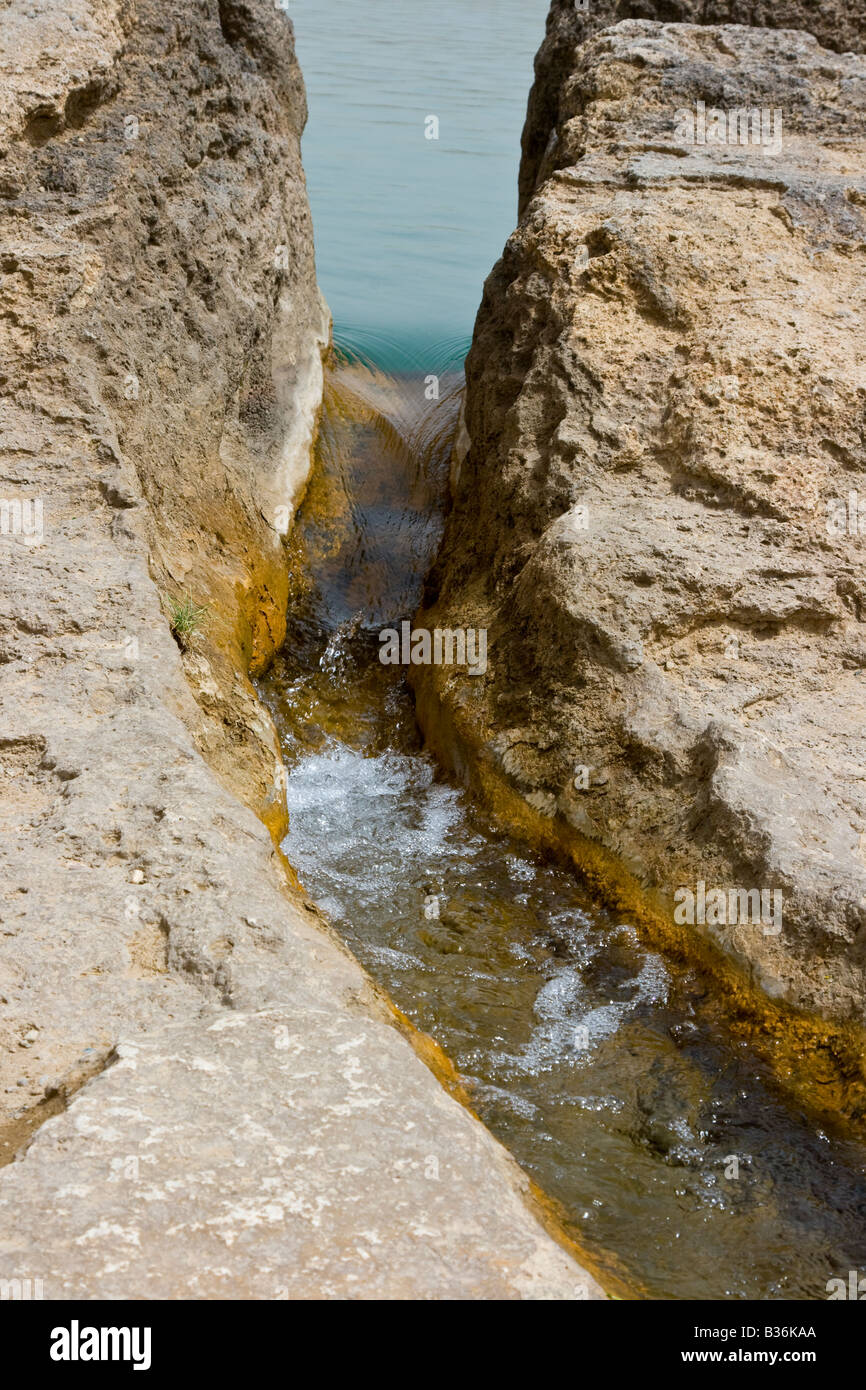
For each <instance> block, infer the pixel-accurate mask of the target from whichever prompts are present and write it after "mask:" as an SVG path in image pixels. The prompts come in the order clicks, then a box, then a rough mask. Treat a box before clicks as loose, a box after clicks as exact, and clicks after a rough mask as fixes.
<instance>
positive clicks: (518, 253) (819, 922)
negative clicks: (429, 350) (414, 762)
mask: <svg viewBox="0 0 866 1390" xmlns="http://www.w3.org/2000/svg"><path fill="white" fill-rule="evenodd" d="M864 97H866V60H864V59H863V58H862V57H858V56H854V55H847V56H845V55H841V56H840V55H837V54H833V53H829V52H827V51H826V50H823V49H822V48H820V47H819V46H818V44H817V43H816V41H815V40H814V39H813V38H812V37H810V36H808V35H805V34H801V33H792V32H784V33H781V32H775V31H770V30H758V29H754V30H752V29H744V28H730V27H697V26H679V25H677V26H673V25H661V24H654V23H650V22H641V21H627V22H624V23H621V24H619V25H617V26H616V27H614V28H611V29H608V30H606V31H604V32H603V33H602V34H599V35H596V36H595V37H593V38H591V39H589V40H588V41H587V42H586V43H585V44H584V45H583V46H582V47H579V48H578V49H577V50H576V52H575V54H574V57H573V63H572V66H571V67H570V68H569V70H568V72H567V73H566V74H564V75H563V81H562V84H561V87H560V89H559V96H558V110H559V114H558V130H557V137H556V139H555V141H552V142H551V145H550V148H549V150H548V153H547V156H546V158H545V161H544V164H543V167H542V170H541V174H540V177H539V182H538V186H537V189H536V192H535V195H534V197H533V198H532V199H531V201H530V202H529V204H528V206H527V208H526V211H525V213H524V216H523V219H522V221H521V223H520V226H519V227H518V229H517V231H516V232H515V233H514V235H513V236H512V237H511V238H510V240H509V242H508V244H507V246H506V249H505V253H504V255H503V258H502V260H501V261H500V262H499V264H498V265H497V266H496V268H495V269H494V271H493V272H492V274H491V276H490V278H489V279H488V282H487V284H486V287H485V293H484V301H483V304H482V306H481V310H480V312H479V316H478V321H477V325H476V331H475V339H474V344H473V347H472V352H471V355H470V358H469V363H468V399H467V404H466V411H465V427H466V429H465V432H464V434H463V437H462V441H461V448H460V453H459V456H458V458H457V461H456V465H455V477H454V506H453V511H452V514H451V517H450V521H449V525H448V528H447V533H446V538H445V541H444V544H443V549H442V552H441V554H440V558H439V561H438V564H437V567H436V569H435V571H434V574H433V577H432V580H431V584H430V588H429V592H428V598H427V602H426V611H425V612H424V613H423V615H422V618H421V619H420V620H419V621H422V622H423V623H425V624H426V625H427V626H430V627H433V626H439V627H451V626H458V625H463V626H470V625H471V626H474V627H479V626H480V627H485V626H486V627H487V628H488V629H489V637H488V662H489V667H488V673H487V676H486V678H476V679H470V678H467V677H466V676H465V674H464V676H463V677H462V678H461V677H455V676H454V675H453V674H449V672H448V671H447V670H445V668H442V669H429V670H422V668H419V675H420V678H421V685H420V696H421V698H420V701H419V707H420V709H421V711H422V715H423V716H424V717H425V719H426V721H427V725H428V728H429V729H430V730H431V732H434V733H435V729H436V727H437V725H439V726H441V727H442V728H450V729H451V730H452V731H455V737H454V738H453V739H452V745H453V747H454V748H457V747H458V746H460V745H462V746H463V749H464V752H463V755H462V756H463V757H466V756H467V755H466V749H467V748H468V749H469V750H471V751H472V752H473V754H474V762H475V764H476V766H481V767H482V769H487V770H488V771H489V772H490V773H491V774H492V775H493V776H494V777H495V778H496V779H498V781H499V782H501V783H502V784H503V785H506V786H508V787H510V788H511V789H512V790H514V791H516V792H518V793H519V794H520V796H521V797H522V798H523V800H524V802H529V804H530V805H531V806H532V807H533V808H534V809H535V811H536V812H538V813H539V815H540V816H541V818H542V820H546V821H547V822H548V823H549V824H550V825H554V824H555V823H559V824H560V825H562V826H564V827H566V828H570V829H574V830H578V831H580V832H581V833H582V834H583V835H585V836H586V837H588V838H589V840H591V841H593V842H595V843H596V844H599V845H601V846H604V847H605V848H606V849H607V850H610V851H612V852H613V853H614V854H615V855H616V856H618V859H619V862H623V863H625V865H626V866H627V867H628V868H629V869H630V870H632V871H633V873H634V874H636V875H637V876H638V878H639V879H640V880H641V882H642V883H644V884H645V885H647V886H649V887H651V888H653V889H654V890H657V891H658V893H659V894H660V895H661V899H662V901H664V902H665V903H666V904H667V909H668V911H670V910H671V909H672V908H673V906H674V893H675V890H676V889H677V888H678V887H689V886H691V889H692V891H695V889H696V884H697V883H698V882H699V881H700V880H704V881H705V883H706V885H707V888H708V889H709V888H710V887H711V886H717V885H718V886H722V887H723V888H724V889H725V890H726V892H727V890H729V889H737V888H744V889H749V890H751V889H755V888H762V887H763V888H766V889H778V890H780V891H781V892H782V895H783V902H784V910H783V927H782V931H781V933H776V932H774V931H773V930H772V929H771V930H770V931H766V932H765V931H764V929H763V928H762V926H760V925H758V926H756V925H752V924H744V923H742V922H737V923H734V924H731V923H730V921H729V920H728V921H725V920H722V921H721V922H719V923H716V924H713V923H712V920H711V919H710V920H709V921H708V923H707V924H703V925H702V924H700V923H695V924H694V925H693V926H692V925H691V924H689V923H688V922H687V924H686V933H687V935H688V933H689V932H691V933H692V935H693V936H697V935H700V936H701V937H706V936H709V938H711V939H712V941H713V942H714V943H715V947H717V948H718V949H719V950H720V951H721V952H722V953H724V955H725V956H727V957H728V958H729V959H730V960H731V961H733V962H735V963H736V965H737V966H738V967H741V968H742V969H743V970H744V971H745V972H746V974H747V975H748V976H749V977H750V978H751V979H752V981H753V982H754V983H755V984H756V985H758V986H759V987H760V988H761V989H762V990H763V991H765V992H766V994H767V995H769V996H771V997H772V998H775V999H781V1000H784V1001H787V1002H789V1003H793V1004H796V1005H798V1006H801V1007H802V1008H804V1009H806V1010H808V1011H810V1012H812V1013H817V1014H820V1015H821V1016H823V1017H825V1018H829V1019H834V1020H837V1021H838V1020H848V1021H851V1022H852V1023H854V1024H856V1025H858V1026H860V1025H862V1022H863V1007H864V1006H863V1001H864V985H866V978H864V975H866V859H864V844H866V795H864V784H863V779H862V775H861V768H860V765H859V755H858V753H857V751H856V750H857V749H858V747H859V743H860V733H859V730H860V728H861V726H862V723H863V718H864V715H866V685H864V681H866V640H864V627H863V616H864V590H863V558H864V543H866V542H864V537H863V535H861V534H858V533H857V518H856V516H854V520H853V533H852V525H851V523H850V518H851V514H852V512H851V506H852V505H853V504H851V505H849V502H848V497H849V493H851V492H852V491H855V492H856V491H857V489H860V492H861V494H862V490H863V486H864V469H866V364H864V357H863V343H864V323H863V313H864V303H866V297H864V289H866V284H864V271H866V261H864V251H866V169H864V151H866V117H864V112H866V100H864ZM699 102H703V103H705V105H706V108H707V110H709V109H711V108H714V107H715V108H724V109H725V110H726V111H728V110H736V109H737V108H740V107H745V106H749V105H755V106H760V107H766V108H768V116H769V115H770V114H771V113H772V112H774V111H776V110H778V111H779V112H781V122H782V125H781V147H780V148H779V149H773V148H770V143H767V144H762V143H761V142H760V139H759V140H758V142H757V143H753V142H752V141H751V138H750V139H749V142H748V143H745V144H740V143H739V139H738V135H737V134H736V132H737V131H738V126H735V127H734V129H735V140H736V143H733V144H729V143H724V144H722V143H703V144H698V143H691V142H690V132H691V133H692V134H696V126H695V125H694V121H695V120H696V119H697V114H696V113H697V111H698V107H697V103H699ZM715 129H716V130H718V129H719V127H718V124H717V125H716V127H715ZM725 129H726V133H727V130H728V125H727V123H726V127H725ZM467 450H468V452H467ZM864 521H866V518H864ZM864 530H866V525H864ZM443 741H444V742H445V743H447V742H448V736H447V735H446V736H445V737H444V739H443ZM454 756H455V757H457V756H459V755H458V754H456V753H455V754H454ZM469 761H470V763H471V762H472V761H473V759H471V758H470V760H469ZM580 768H585V769H588V771H587V772H586V773H585V774H584V773H580V772H579V773H578V778H577V785H576V784H575V772H576V769H580ZM482 780H483V779H482ZM581 781H584V782H588V785H587V786H586V789H584V787H583V786H581V785H580V783H581ZM686 910H687V908H686ZM770 926H771V927H772V924H770Z"/></svg>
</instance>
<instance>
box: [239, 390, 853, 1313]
mask: <svg viewBox="0 0 866 1390" xmlns="http://www.w3.org/2000/svg"><path fill="white" fill-rule="evenodd" d="M346 370H347V369H344V372H345V371H346ZM348 380H349V389H350V394H351V392H354V391H355V390H356V389H357V390H360V392H361V394H362V395H363V394H364V393H365V392H366V396H367V398H368V399H374V400H376V402H377V404H378V406H379V407H381V408H382V409H383V411H384V413H385V414H386V415H387V417H388V422H390V423H389V428H387V429H386V430H384V431H383V430H382V429H381V428H378V429H377V428H375V427H374V426H373V425H371V424H369V423H367V424H353V423H352V422H351V421H350V420H349V419H348V418H347V415H346V412H345V411H342V412H340V411H337V412H335V413H334V412H332V416H331V421H330V424H329V426H328V429H327V431H326V435H327V438H326V441H325V447H324V448H323V451H322V454H323V457H322V458H321V459H320V462H319V466H318V468H317V471H316V474H315V476H314V480H313V483H312V484H311V487H310V490H309V493H308V496H307V499H306V501H305V503H304V506H303V508H302V510H301V513H300V515H299V518H298V521H297V524H296V528H295V531H294V534H293V537H292V542H291V546H292V563H293V573H294V584H293V596H292V602H291V605H290V623H289V633H288V638H287V641H286V645H285V647H284V650H283V652H282V653H281V654H280V656H279V658H278V659H277V661H276V663H275V665H274V667H273V668H272V670H271V672H270V673H269V675H268V677H267V678H266V679H265V680H264V681H263V682H262V684H261V690H262V695H263V697H264V698H265V700H266V702H267V703H268V705H269V707H270V708H271V710H272V712H273V714H274V717H275V719H276V722H277V726H278V729H279V732H280V737H281V741H282V746H283V751H284V756H285V762H286V768H287V773H288V806H289V814H290V818H291V826H290V831H289V834H288V836H287V838H286V840H285V842H284V849H285V852H286V854H287V855H288V857H289V859H290V861H291V863H292V864H293V865H294V866H295V868H296V869H297V871H298V873H299V875H300V878H301V880H302V882H303V884H304V886H305V888H306V890H307V891H308V892H309V893H310V894H311V895H312V896H313V897H314V899H315V900H316V902H317V903H318V904H319V905H320V906H321V908H322V909H323V910H324V911H325V912H326V913H327V915H328V916H329V918H330V920H331V922H332V923H333V925H334V926H335V928H336V929H337V930H338V931H339V932H340V934H341V935H342V936H343V938H344V939H345V940H346V942H347V943H348V945H349V946H350V947H351V949H352V950H353V951H354V953H355V954H356V955H357V956H358V958H359V959H360V960H361V961H362V962H363V964H364V965H365V966H366V967H367V969H368V970H369V971H370V973H371V974H372V975H373V976H374V977H375V978H376V979H377V980H378V981H379V982H380V983H381V984H382V985H383V986H384V987H385V988H386V989H387V991H388V993H389V994H390V995H391V997H392V998H393V999H394V1001H395V1002H396V1003H397V1005H398V1006H399V1007H400V1008H401V1009H402V1010H403V1011H404V1012H405V1013H406V1014H407V1015H408V1017H409V1018H410V1019H411V1020H412V1021H413V1022H414V1023H415V1024H416V1025H417V1026H418V1027H419V1028H420V1029H422V1030H423V1031H424V1032H426V1033H429V1034H431V1035H432V1036H433V1037H434V1038H435V1039H436V1040H437V1042H438V1043H439V1044H440V1045H441V1046H442V1048H443V1049H444V1050H445V1052H446V1053H447V1054H448V1056H449V1057H450V1059H451V1060H452V1061H453V1063H454V1065H455V1067H456V1068H457V1070H458V1072H459V1073H460V1076H461V1078H462V1079H463V1082H464V1084H465V1086H466V1089H467V1091H468V1093H469V1096H470V1099H471V1102H472V1105H473V1107H474V1109H475V1110H476V1112H477V1114H478V1115H479V1116H480V1117H481V1118H482V1119H483V1121H484V1122H485V1124H486V1125H487V1126H488V1127H489V1128H490V1129H491V1130H492V1131H493V1133H494V1134H495V1135H496V1136H497V1137H498V1138H499V1139H500V1140H501V1141H502V1142H503V1143H504V1144H505V1145H506V1146H507V1147H508V1148H509V1149H510V1150H511V1152H512V1153H513V1154H514V1156H515V1157H516V1158H517V1160H518V1161H519V1162H520V1163H521V1164H522V1166H523V1167H524V1168H525V1169H526V1171H527V1172H528V1173H529V1174H530V1175H531V1176H532V1177H533V1178H534V1179H535V1180H536V1181H537V1182H538V1184H539V1185H540V1187H541V1188H542V1189H543V1190H544V1191H545V1192H546V1193H547V1194H549V1195H550V1196H551V1197H553V1198H554V1199H556V1201H557V1202H558V1203H559V1204H560V1205H561V1207H562V1209H563V1210H564V1212H565V1219H566V1225H567V1227H568V1228H569V1231H570V1233H571V1234H572V1235H573V1236H574V1237H575V1239H576V1240H577V1241H578V1242H579V1243H580V1244H581V1245H582V1246H583V1247H584V1248H586V1249H587V1250H589V1251H591V1253H592V1256H593V1258H594V1260H595V1261H596V1262H597V1265H598V1268H599V1269H600V1271H601V1274H602V1278H603V1276H604V1270H605V1269H606V1268H607V1269H609V1270H611V1271H615V1272H616V1274H617V1276H618V1277H619V1278H621V1279H624V1280H625V1282H626V1283H627V1285H628V1286H629V1288H630V1289H632V1290H633V1291H634V1293H635V1294H636V1295H637V1296H641V1295H642V1296H649V1297H652V1298H671V1299H686V1298H696V1299H738V1298H761V1299H825V1298H826V1297H827V1288H826V1286H827V1281H828V1280H829V1279H831V1278H838V1277H842V1278H845V1279H847V1275H848V1271H849V1270H851V1269H861V1268H862V1267H863V1266H864V1264H866V1151H864V1148H863V1146H861V1145H860V1144H858V1143H854V1142H852V1141H850V1140H845V1139H842V1138H838V1137H837V1138H834V1137H833V1136H832V1135H830V1134H825V1133H823V1132H822V1131H821V1130H820V1129H819V1128H818V1127H817V1126H816V1125H815V1124H814V1122H812V1121H810V1119H809V1118H808V1117H806V1116H805V1115H802V1114H798V1113H797V1112H796V1111H794V1110H792V1109H791V1108H790V1106H789V1104H788V1103H787V1102H785V1101H784V1100H783V1099H782V1098H781V1097H780V1096H778V1095H777V1094H776V1093H775V1092H774V1090H773V1088H772V1086H771V1084H770V1082H769V1080H768V1079H767V1078H765V1077H764V1076H763V1075H762V1074H761V1072H760V1069H759V1067H758V1065H757V1063H756V1062H755V1061H754V1059H753V1058H752V1057H750V1055H749V1052H748V1049H747V1048H746V1047H745V1045H744V1044H742V1043H741V1042H736V1041H734V1040H732V1039H731V1038H730V1037H729V1036H726V1032H725V1027H724V1020H723V1018H722V1017H721V1016H720V1013H719V1010H718V1005H717V1001H716V1000H715V998H714V996H713V991H712V989H711V988H710V987H709V985H708V983H707V982H706V981H705V980H703V979H702V978H701V977H700V976H699V975H697V974H695V973H691V972H689V971H684V970H683V969H682V967H674V966H673V965H672V964H670V963H668V962H666V961H665V960H664V959H662V957H661V956H660V955H658V954H656V953H655V952H654V951H651V950H649V949H647V948H646V946H644V945H643V944H642V943H641V940H640V938H639V936H638V934H637V932H636V930H635V929H634V927H633V926H632V924H631V923H630V922H629V921H628V920H627V919H625V918H623V917H622V916H618V915H615V914H612V913H610V912H609V911H607V910H606V909H605V908H604V907H602V906H600V905H599V904H598V903H597V902H595V901H593V899H592V898H591V897H590V896H589V895H588V893H587V892H586V890H585V889H584V888H583V887H582V886H581V885H580V883H579V881H578V880H577V879H576V877H575V875H574V874H573V873H572V872H571V871H569V870H567V869H565V868H563V867H560V866H558V865H556V864H553V863H546V862H543V861H542V860H541V859H539V858H538V857H536V856H535V855H534V854H533V853H530V852H527V850H526V849H525V848H524V847H523V846H521V845H520V844H518V843H515V842H513V841H512V840H510V839H509V838H508V837H507V836H505V835H503V834H501V833H499V832H498V831H497V830H496V829H495V828H494V827H493V826H491V824H490V823H489V822H488V821H487V819H486V818H485V816H484V814H483V813H482V812H481V811H480V810H479V808H478V807H477V806H476V805H474V804H473V802H472V799H471V798H470V797H469V796H467V795H466V794H465V793H464V792H463V791H461V790H460V789H459V788H457V787H455V786H454V785H452V784H451V783H450V782H449V781H448V780H447V779H446V778H444V777H443V776H442V775H441V774H440V772H439V770H438V769H437V767H436V766H435V765H434V763H433V762H432V760H431V759H430V757H429V756H428V755H426V754H425V752H424V749H423V747H422V743H421V739H420V735H419V733H418V730H417V727H416V724H415V718H414V710H413V703H412V696H411V692H410V690H409V689H408V687H407V685H406V683H405V680H404V678H403V669H402V668H399V667H394V666H383V665H382V664H381V663H380V661H379V659H378V653H379V646H380V644H379V633H380V631H381V630H382V629H383V628H384V627H393V626H399V623H400V621H401V620H403V619H406V618H409V619H411V618H412V616H413V614H414V612H415V609H416V606H417V603H418V599H419V596H420V590H421V585H422V583H423V578H424V575H425V573H426V571H427V569H428V567H429V564H430V561H431V559H432V556H433V554H434V553H435V548H436V545H437V543H438V539H439V535H440V532H441V526H442V507H443V499H444V491H445V473H446V466H447V458H446V450H445V441H446V440H447V438H448V429H443V430H441V431H439V432H438V433H437V431H436V430H435V429H431V428H430V427H429V424H428V426H427V428H426V430H425V431H422V432H421V433H422V435H423V438H424V441H425V444H424V447H418V438H419V435H418V432H417V430H416V434H415V447H411V445H412V440H411V438H410V440H409V442H410V447H409V448H400V447H392V445H393V441H394V440H395V439H398V438H403V439H404V440H405V439H407V438H408V437H409V436H411V429H409V428H408V427H407V421H408V420H410V418H411V417H412V413H413V411H414V412H415V413H416V415H417V416H419V417H422V418H423V411H424V407H423V404H422V402H423V392H424V381H423V379H422V378H417V377H412V376H408V375H407V376H404V377H403V378H396V379H395V378H392V379H391V380H390V381H386V380H384V379H383V378H381V376H378V377H373V376H372V375H370V376H368V377H367V378H366V380H367V385H366V387H365V386H364V380H365V374H364V373H360V374H359V373H357V372H356V373H355V374H354V376H353V374H352V371H351V370H349V371H348ZM359 383H360V384H359ZM451 385H452V391H451V394H450V397H448V394H447V393H446V396H445V398H444V399H443V402H442V403H441V406H440V407H437V409H440V410H441V412H442V413H443V415H445V416H447V417H448V420H449V421H450V420H453V405H454V386H455V382H454V379H452V383H451ZM351 399H355V397H354V396H351ZM430 413H431V412H430V411H429V410H428V416H427V418H428V421H429V416H430ZM395 422H396V424H395ZM380 423H381V422H380ZM392 425H393V426H394V428H393V429H392V428H391V426H392ZM389 439H390V440H391V445H389ZM431 441H432V444H431Z"/></svg>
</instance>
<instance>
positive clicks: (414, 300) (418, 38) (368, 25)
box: [286, 0, 548, 369]
mask: <svg viewBox="0 0 866 1390" xmlns="http://www.w3.org/2000/svg"><path fill="white" fill-rule="evenodd" d="M286 8H287V9H288V12H289V14H290V15H291V18H292V21H293V23H294V26H295V36H296V44H297V49H298V56H299V58H300V62H301V66H302V68H303V72H304V80H305V82H306V84H307V97H308V102H309V107H310V120H309V123H308V126H307V131H306V134H305V135H304V142H303V154H304V166H305V168H306V171H307V182H308V185H309V191H310V202H311V204H312V209H313V221H314V224H315V229H316V256H317V260H318V266H319V279H320V282H321V285H322V288H323V290H324V293H325V297H326V299H327V300H328V303H329V304H330V306H331V309H332V311H333V314H334V319H335V322H336V326H337V332H338V336H339V337H340V339H341V340H342V341H344V342H345V341H351V342H353V343H354V344H355V345H356V346H362V347H363V348H364V349H365V351H366V353H367V355H368V356H373V357H375V359H376V360H377V361H378V362H379V363H380V364H381V365H384V366H387V367H399V366H401V365H402V366H405V365H407V363H414V364H415V365H416V366H418V367H419V369H420V368H423V366H424V359H425V354H426V353H427V352H428V351H429V348H430V345H431V344H437V345H438V344H440V343H442V342H443V341H456V342H459V343H463V344H464V345H465V344H466V343H467V340H468V339H469V337H470V335H471V333H472V324H473V321H474V318H475V311H476V309H477V307H478V304H479V302H480V300H481V287H482V285H483V283H484V280H485V277H486V276H487V275H488V273H489V272H490V269H491V267H492V266H493V264H494V262H495V261H496V260H497V258H498V257H499V255H500V254H501V251H502V247H503V245H504V243H505V239H506V237H508V236H509V234H510V233H511V231H512V230H513V228H514V223H515V219H516V209H517V156H518V151H519V149H520V131H521V127H522V125H523V117H524V114H525V112H526V98H527V95H528V93H529V87H530V84H531V81H532V62H533V58H534V55H535V51H536V49H537V48H538V45H539V43H540V42H541V39H542V37H543V35H544V24H545V19H546V16H547V10H548V3H547V0H437V3H436V4H429V3H428V0H352V3H351V4H343V3H340V4H337V3H336V0H287V5H286ZM428 116H436V117H438V120H439V139H438V140H428V139H426V137H425V130H426V128H427V127H426V124H425V123H426V119H427V117H428Z"/></svg>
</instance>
